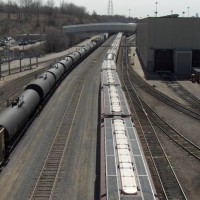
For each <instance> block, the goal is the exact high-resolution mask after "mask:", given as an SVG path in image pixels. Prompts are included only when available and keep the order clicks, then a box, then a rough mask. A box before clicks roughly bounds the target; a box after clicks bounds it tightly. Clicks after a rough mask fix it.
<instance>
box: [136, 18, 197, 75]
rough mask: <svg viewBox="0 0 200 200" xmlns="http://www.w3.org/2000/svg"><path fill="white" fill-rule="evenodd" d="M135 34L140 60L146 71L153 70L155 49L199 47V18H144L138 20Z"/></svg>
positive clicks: (189, 48)
mask: <svg viewBox="0 0 200 200" xmlns="http://www.w3.org/2000/svg"><path fill="white" fill-rule="evenodd" d="M136 35H137V40H136V41H137V42H136V47H137V51H138V53H139V55H140V57H141V60H142V62H143V64H144V66H145V68H146V69H147V71H153V70H154V57H155V55H154V50H155V49H173V50H174V51H175V50H176V49H178V50H185V49H188V50H190V51H191V50H192V49H200V19H199V18H158V17H157V18H154V17H153V18H146V19H142V20H140V21H139V23H138V26H137V32H136ZM185 71H187V70H185Z"/></svg>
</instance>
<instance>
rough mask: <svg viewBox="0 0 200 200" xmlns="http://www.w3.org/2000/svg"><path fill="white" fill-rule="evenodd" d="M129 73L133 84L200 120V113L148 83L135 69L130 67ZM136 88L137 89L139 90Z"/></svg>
mask: <svg viewBox="0 0 200 200" xmlns="http://www.w3.org/2000/svg"><path fill="white" fill-rule="evenodd" d="M128 73H129V74H130V80H131V82H132V83H133V84H136V85H137V88H139V89H142V90H143V91H145V92H147V93H149V94H150V95H152V96H153V97H155V98H157V99H158V100H160V101H162V102H163V103H165V104H167V105H169V106H171V107H172V108H175V109H176V110H178V111H180V112H182V113H184V114H186V115H188V116H190V117H192V118H194V119H197V120H200V113H198V112H196V111H194V110H191V109H189V108H188V107H186V106H183V105H181V104H179V103H178V102H176V101H175V100H173V99H172V98H170V97H168V96H167V95H165V94H163V93H161V92H159V91H158V90H156V89H154V88H153V87H152V86H150V85H149V84H148V83H146V82H145V81H144V80H143V79H142V78H141V77H140V76H139V75H138V74H137V73H136V72H134V70H133V69H131V68H130V67H128ZM137 88H136V90H137Z"/></svg>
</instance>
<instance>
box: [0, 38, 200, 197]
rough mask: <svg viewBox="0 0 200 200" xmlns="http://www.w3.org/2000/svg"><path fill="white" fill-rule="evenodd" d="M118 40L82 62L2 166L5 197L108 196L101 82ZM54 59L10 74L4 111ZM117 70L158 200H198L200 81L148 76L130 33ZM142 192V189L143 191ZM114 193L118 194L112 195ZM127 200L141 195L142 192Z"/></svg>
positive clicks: (0, 103)
mask: <svg viewBox="0 0 200 200" xmlns="http://www.w3.org/2000/svg"><path fill="white" fill-rule="evenodd" d="M115 38H116V35H115V36H111V37H109V38H108V39H107V40H106V41H105V42H104V43H103V44H102V45H101V46H100V47H98V48H97V49H96V50H95V51H94V52H92V53H91V54H90V55H88V57H86V58H85V59H84V60H83V61H81V62H80V63H79V64H78V65H77V66H76V67H74V69H72V70H71V71H70V72H69V73H68V74H67V76H66V77H65V79H64V80H63V81H62V82H61V83H60V85H59V86H58V87H57V89H56V90H55V92H53V93H52V95H51V98H49V99H48V100H47V102H46V105H45V106H44V107H42V108H41V110H40V112H38V113H37V115H36V117H35V119H34V120H33V122H32V123H31V124H30V125H29V127H28V128H27V130H26V132H25V134H24V135H23V137H21V139H20V140H19V141H18V142H17V143H16V145H15V148H14V149H13V151H12V153H11V155H10V156H9V160H8V162H7V163H6V164H5V165H4V166H3V168H2V171H1V172H0V194H1V197H0V199H2V200H7V199H13V200H26V199H69V200H100V199H102V200H103V199H105V196H106V194H104V195H103V196H100V193H101V190H102V188H101V187H100V186H101V176H103V175H102V171H101V167H100V166H101V159H100V157H101V154H102V152H101V151H102V149H100V147H101V137H102V136H101V130H100V126H104V125H102V124H101V121H102V119H101V113H100V112H102V111H101V109H100V107H101V102H100V101H101V95H100V94H101V92H100V89H101V85H100V82H101V66H102V62H103V61H104V59H105V57H106V54H107V52H108V50H109V49H110V48H111V44H112V42H113V41H114V39H115ZM75 48H76V47H75ZM75 48H74V49H75ZM66 54H67V53H66ZM66 54H65V55H66ZM63 55H64V53H63V54H62V55H57V57H59V58H60V57H61V56H63ZM49 65H50V62H48V63H46V64H42V67H40V66H39V67H38V68H35V69H34V70H30V71H29V72H27V71H26V72H23V73H20V74H18V75H12V78H11V76H10V77H9V76H7V77H6V78H5V80H2V81H1V84H0V90H1V93H0V110H2V109H4V108H5V107H6V106H7V104H8V101H7V99H8V98H9V99H10V98H13V97H14V96H18V95H19V94H20V93H21V92H22V91H23V89H24V86H25V85H27V84H28V82H30V81H31V80H32V79H34V78H35V77H36V76H37V75H38V74H40V73H42V72H43V71H45V70H47V68H48V66H49ZM117 73H118V76H119V78H120V81H121V85H122V90H123V92H124V93H125V96H126V98H127V102H128V104H129V108H130V112H131V119H132V122H133V123H134V127H135V128H136V130H137V135H138V136H137V137H138V138H139V144H140V145H141V147H142V155H144V156H145V158H146V160H145V161H144V163H147V165H148V167H147V168H146V169H147V172H148V173H147V174H148V176H149V177H150V178H149V180H150V182H152V185H153V186H152V188H153V189H152V191H154V192H153V193H152V196H153V197H152V199H174V200H176V199H190V200H198V199H199V196H200V191H199V188H200V135H199V130H200V87H199V84H197V83H192V82H191V81H190V80H186V81H183V80H181V81H176V80H174V79H173V82H172V81H171V80H169V78H168V76H170V75H169V74H167V75H166V74H164V75H163V74H156V73H155V74H153V75H152V74H151V76H152V77H151V79H146V78H145V75H144V72H143V70H142V67H141V65H140V62H139V58H138V57H137V53H136V51H135V48H133V47H129V43H128V40H127V39H126V38H125V37H124V36H123V37H122V40H121V45H120V48H119V54H118V60H117ZM173 78H174V77H173ZM172 83H173V84H172ZM188 91H189V92H190V93H188ZM118 117H119V116H118ZM109 156H110V155H109ZM106 165H107V164H106ZM150 174H151V175H150ZM52 177H53V180H54V181H52ZM136 182H137V183H138V182H139V178H138V180H137V181H136ZM119 187H120V186H119ZM138 187H139V186H138ZM138 187H136V190H138ZM149 188H150V187H149ZM105 190H106V189H105ZM115 190H116V189H115ZM137 192H138V194H139V195H141V193H142V192H143V190H142V191H139V190H138V191H137ZM117 193H119V191H118V192H117ZM144 193H145V192H144ZM138 194H137V195H138ZM109 195H110V194H109ZM120 195H121V194H120ZM120 195H119V196H120ZM109 197H110V199H113V200H115V198H114V196H112V194H111V195H110V196H109ZM119 199H123V200H127V199H134V195H133V194H131V195H128V196H126V195H121V196H120V197H119ZM138 199H143V196H142V195H141V197H140V198H139V197H138ZM148 200H149V199H148Z"/></svg>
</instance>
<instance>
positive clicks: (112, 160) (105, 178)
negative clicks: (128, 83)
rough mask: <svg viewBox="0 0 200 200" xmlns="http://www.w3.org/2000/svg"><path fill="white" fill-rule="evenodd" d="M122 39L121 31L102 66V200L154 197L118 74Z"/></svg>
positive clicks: (149, 198)
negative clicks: (117, 63)
mask: <svg viewBox="0 0 200 200" xmlns="http://www.w3.org/2000/svg"><path fill="white" fill-rule="evenodd" d="M121 40H122V33H118V35H117V36H116V38H115V40H114V42H113V43H112V47H111V49H110V50H109V51H108V52H107V55H106V58H105V60H104V61H103V63H102V68H101V138H102V139H101V163H103V164H101V200H108V199H115V200H120V199H121V198H122V196H123V198H124V196H126V197H127V198H131V199H148V200H151V199H154V193H153V190H152V186H151V183H150V179H149V176H148V173H147V167H146V164H145V161H144V156H143V153H142V151H141V146H140V145H139V140H138V137H137V132H136V129H135V128H134V124H133V123H132V120H131V112H130V109H129V106H128V104H127V101H126V97H125V95H124V92H123V89H122V85H121V82H120V80H119V77H118V74H117V68H116V60H117V56H118V52H119V47H120V43H121ZM124 199H125V198H124Z"/></svg>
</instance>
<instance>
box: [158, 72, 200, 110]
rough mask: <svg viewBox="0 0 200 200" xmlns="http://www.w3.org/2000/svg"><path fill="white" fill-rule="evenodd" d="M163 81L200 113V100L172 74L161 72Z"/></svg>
mask: <svg viewBox="0 0 200 200" xmlns="http://www.w3.org/2000/svg"><path fill="white" fill-rule="evenodd" d="M159 75H160V77H161V78H162V80H163V82H164V83H165V84H166V85H167V87H168V88H169V89H170V90H172V91H173V92H174V93H175V94H176V95H177V96H179V97H180V98H181V99H183V100H184V101H186V102H187V103H189V106H190V107H191V108H193V109H196V110H197V111H198V112H199V113H200V100H199V99H198V98H197V97H195V96H194V95H193V94H192V93H190V92H189V91H188V90H187V89H185V88H184V87H183V86H182V85H180V84H179V83H178V82H177V81H176V80H174V78H172V75H171V74H166V73H159Z"/></svg>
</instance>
